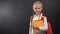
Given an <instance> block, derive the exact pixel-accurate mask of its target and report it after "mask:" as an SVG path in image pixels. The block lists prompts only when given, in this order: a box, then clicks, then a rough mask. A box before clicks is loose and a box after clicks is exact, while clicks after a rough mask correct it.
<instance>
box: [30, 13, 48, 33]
mask: <svg viewBox="0 0 60 34" xmlns="http://www.w3.org/2000/svg"><path fill="white" fill-rule="evenodd" d="M42 15H43V14H42V13H41V15H34V16H33V19H32V20H38V18H40V19H41V18H42ZM30 26H31V22H30ZM39 29H40V30H43V31H46V30H48V24H47V18H46V17H45V18H44V26H43V27H39ZM29 32H30V33H29V34H33V28H32V31H29Z"/></svg>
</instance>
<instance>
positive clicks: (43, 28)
mask: <svg viewBox="0 0 60 34" xmlns="http://www.w3.org/2000/svg"><path fill="white" fill-rule="evenodd" d="M39 29H40V30H44V31H46V30H48V24H47V17H45V18H44V26H43V27H39Z"/></svg>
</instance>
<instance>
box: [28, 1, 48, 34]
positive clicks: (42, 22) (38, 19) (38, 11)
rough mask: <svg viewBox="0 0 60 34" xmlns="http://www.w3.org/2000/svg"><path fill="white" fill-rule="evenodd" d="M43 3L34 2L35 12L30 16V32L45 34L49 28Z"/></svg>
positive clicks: (30, 33) (31, 33)
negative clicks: (43, 11) (44, 14)
mask: <svg viewBox="0 0 60 34" xmlns="http://www.w3.org/2000/svg"><path fill="white" fill-rule="evenodd" d="M42 10H43V5H42V3H41V2H39V1H36V2H34V3H33V11H34V14H33V15H32V16H31V17H30V28H29V34H45V32H46V31H47V30H48V23H47V17H46V16H43V13H42Z"/></svg>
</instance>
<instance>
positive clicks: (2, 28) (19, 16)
mask: <svg viewBox="0 0 60 34" xmlns="http://www.w3.org/2000/svg"><path fill="white" fill-rule="evenodd" d="M34 1H35V0H0V34H28V32H29V30H28V29H29V17H30V16H31V15H32V12H33V10H32V3H33V2H34ZM40 1H41V2H42V3H43V6H44V9H43V13H44V15H46V16H47V18H48V21H49V22H50V23H51V26H52V30H53V33H54V34H59V30H60V28H59V18H60V17H59V0H40Z"/></svg>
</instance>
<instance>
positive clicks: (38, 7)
mask: <svg viewBox="0 0 60 34" xmlns="http://www.w3.org/2000/svg"><path fill="white" fill-rule="evenodd" d="M42 9H43V8H42V4H40V3H39V2H36V3H35V4H34V5H33V10H34V12H35V14H40V13H41V11H42Z"/></svg>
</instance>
